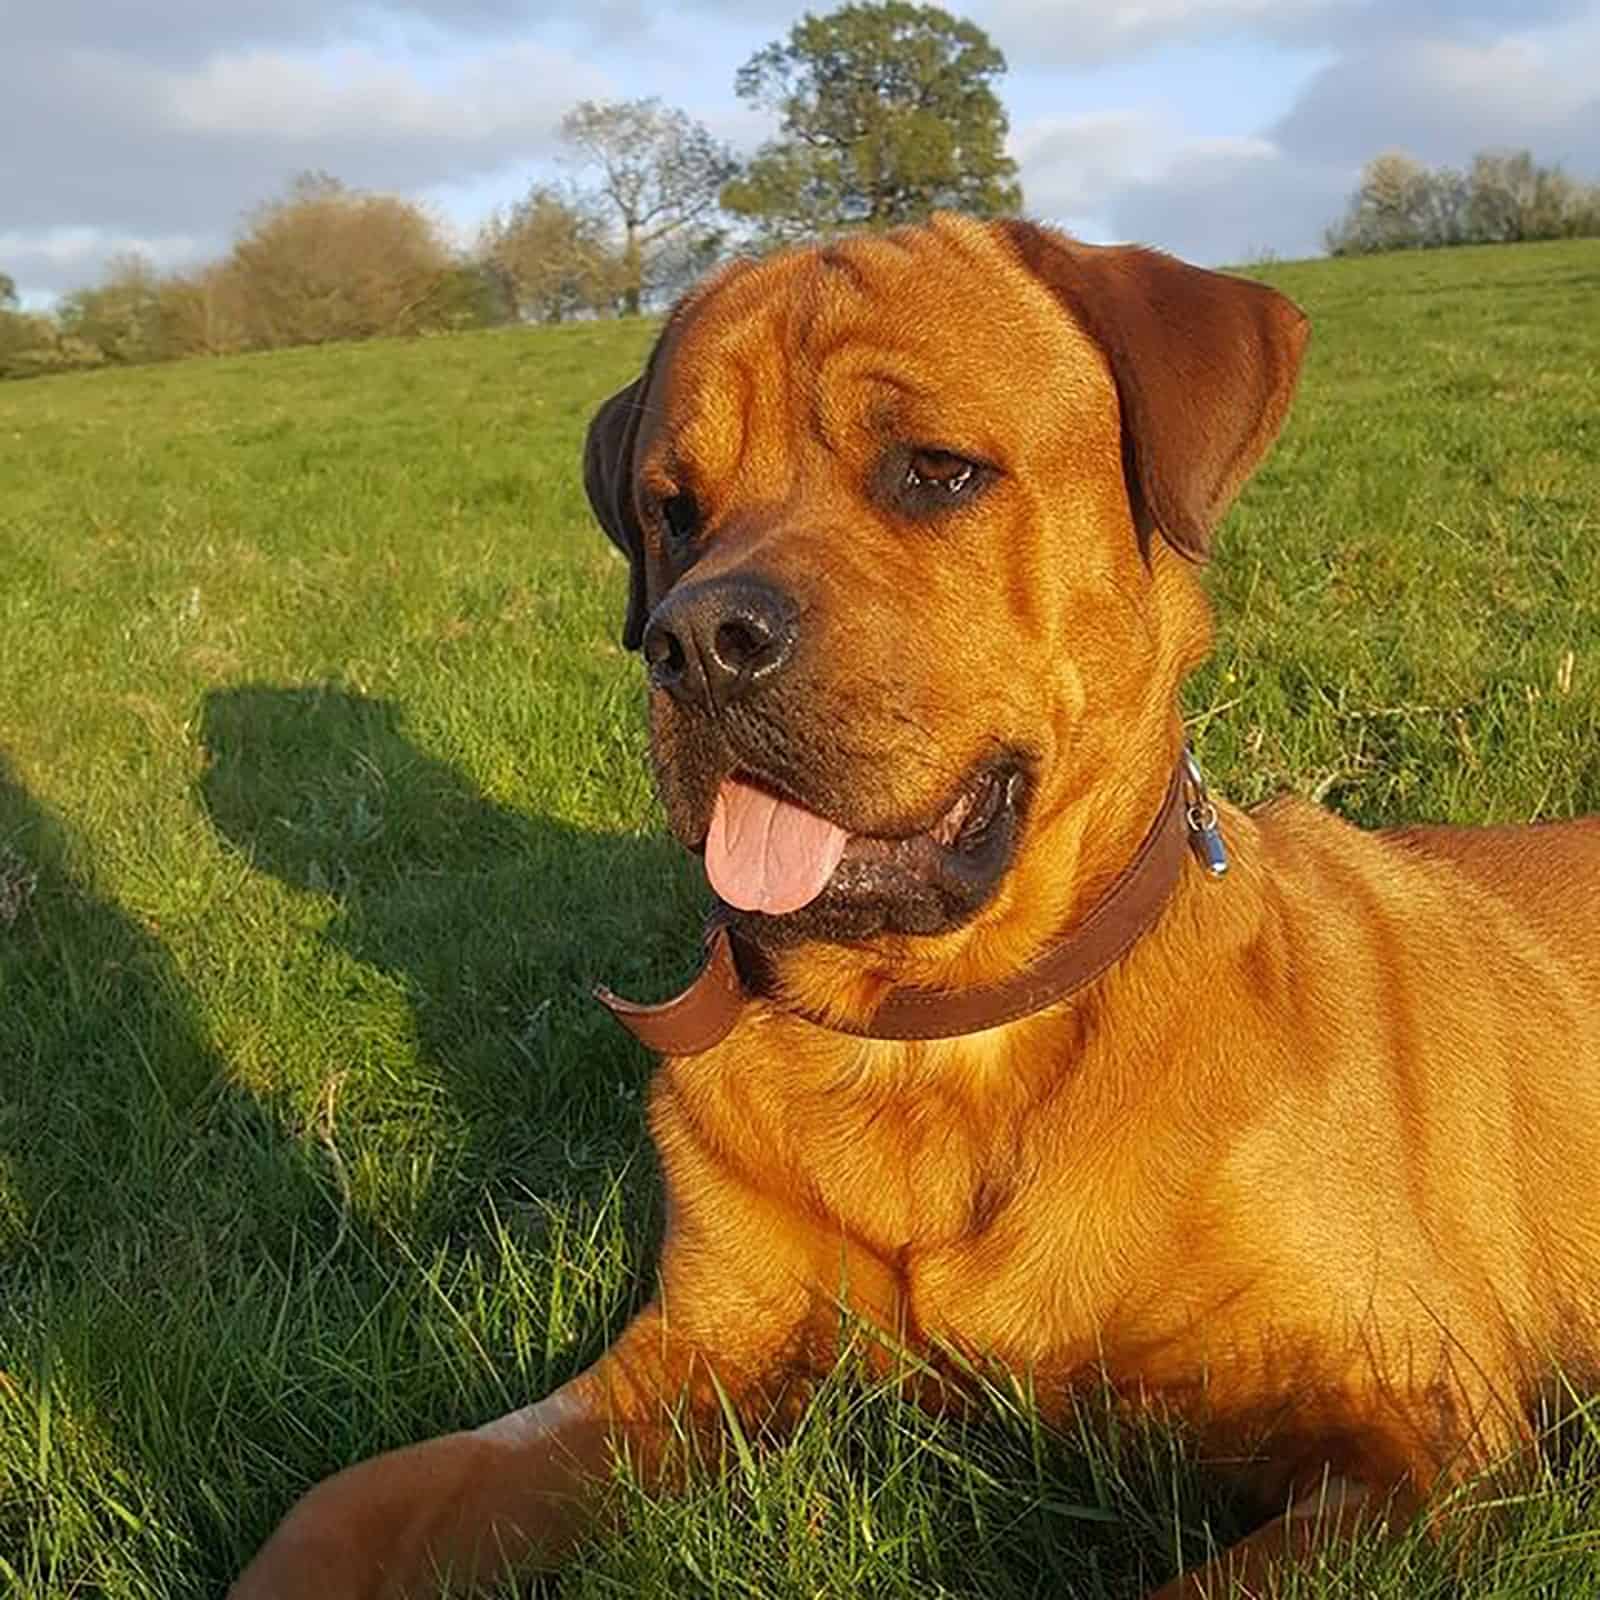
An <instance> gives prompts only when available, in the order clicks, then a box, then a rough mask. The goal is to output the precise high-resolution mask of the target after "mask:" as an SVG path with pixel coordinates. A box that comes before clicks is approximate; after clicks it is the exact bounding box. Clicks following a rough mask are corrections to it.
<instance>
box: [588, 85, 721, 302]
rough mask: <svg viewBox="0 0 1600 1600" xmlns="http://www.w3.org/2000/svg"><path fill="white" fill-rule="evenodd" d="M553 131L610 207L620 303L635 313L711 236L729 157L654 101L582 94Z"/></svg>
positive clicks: (700, 129)
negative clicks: (615, 227)
mask: <svg viewBox="0 0 1600 1600" xmlns="http://www.w3.org/2000/svg"><path fill="white" fill-rule="evenodd" d="M561 136H562V138H563V139H564V140H565V141H566V142H567V144H568V145H570V146H571V147H572V150H573V152H574V157H575V161H576V164H577V165H578V166H579V167H580V168H587V169H593V170H595V171H596V172H597V173H598V191H599V194H600V196H601V198H602V200H603V201H604V202H605V204H607V205H608V206H609V207H610V208H611V209H612V210H614V211H615V212H616V215H617V221H618V223H619V225H620V226H621V230H622V243H621V250H620V258H621V264H620V277H621V294H622V303H623V309H624V310H625V311H627V312H628V313H629V314H631V315H636V314H637V313H638V311H639V309H640V307H641V306H642V305H643V304H644V302H645V300H646V299H647V298H649V297H651V296H652V295H655V294H658V293H662V292H664V291H666V290H668V289H669V288H673V287H676V284H675V283H673V282H672V281H671V280H672V279H673V278H675V277H676V276H677V275H678V274H677V273H675V272H674V271H672V270H670V269H672V268H673V266H674V265H675V264H676V263H680V262H681V261H682V260H683V259H684V258H685V255H686V254H687V255H688V256H690V257H693V256H695V255H696V254H697V253H703V252H704V250H705V248H706V242H707V240H708V239H711V238H713V237H715V233H714V230H713V229H711V228H710V227H709V226H708V220H707V219H708V218H709V217H710V216H711V215H712V213H713V212H714V211H715V209H716V205H717V197H718V195H719V194H720V192H721V190H722V186H723V184H724V183H725V182H727V180H728V178H729V177H730V176H731V175H732V174H733V172H734V171H735V170H736V163H735V162H734V160H733V157H732V155H731V154H730V152H729V150H728V148H727V146H726V145H723V144H720V143H718V142H717V140H715V139H714V138H712V136H711V133H710V131H709V130H708V129H707V128H705V127H704V126H703V125H702V124H700V123H698V122H695V121H694V120H693V119H692V118H690V117H689V116H687V115H686V114H685V113H684V112H682V111H675V110H673V109H672V108H670V107H668V106H663V105H662V104H661V102H660V101H659V100H619V101H612V102H609V103H600V102H597V101H593V100H585V101H583V102H581V103H580V104H579V105H578V106H576V107H574V109H573V110H571V111H569V112H568V113H567V115H566V116H565V117H564V118H563V119H562V123H561Z"/></svg>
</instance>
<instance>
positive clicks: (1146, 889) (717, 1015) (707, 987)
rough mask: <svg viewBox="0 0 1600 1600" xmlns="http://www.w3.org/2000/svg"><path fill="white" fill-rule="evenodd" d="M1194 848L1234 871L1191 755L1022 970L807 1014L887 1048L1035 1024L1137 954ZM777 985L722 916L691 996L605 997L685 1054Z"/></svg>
mask: <svg viewBox="0 0 1600 1600" xmlns="http://www.w3.org/2000/svg"><path fill="white" fill-rule="evenodd" d="M1191 852H1192V853H1193V854H1194V855H1195V856H1196V857H1197V858H1198V860H1199V862H1200V864H1201V865H1202V867H1203V868H1204V870H1205V871H1207V872H1208V873H1209V874H1210V875H1211V876H1213V877H1220V876H1221V875H1222V874H1223V873H1224V872H1225V871H1226V870H1227V855H1226V852H1225V850H1224V848H1223V845H1222V840H1221V836H1220V834H1219V832H1218V830H1217V826H1216V812H1215V810H1214V808H1213V807H1212V805H1211V801H1210V798H1209V796H1208V795H1207V793H1206V788H1205V783H1204V780H1203V778H1202V777H1201V775H1200V769H1199V768H1198V766H1197V765H1196V764H1195V762H1194V758H1193V756H1192V755H1191V754H1190V753H1189V751H1188V749H1187V748H1185V750H1184V752H1183V755H1182V758H1181V759H1180V761H1179V762H1178V765H1177V766H1176V767H1175V768H1174V770H1173V773H1172V776H1171V779H1170V780H1169V782H1168V784H1167V788H1166V792H1165V795H1164V796H1163V798H1162V801H1161V806H1160V809H1159V810H1158V811H1157V813H1156V816H1155V819H1154V821H1153V822H1152V823H1151V824H1150V826H1149V828H1148V829H1147V830H1146V832H1145V834H1144V837H1143V839H1142V840H1141V841H1140V843H1139V846H1138V849H1137V850H1136V851H1135V853H1134V855H1133V857H1132V858H1131V859H1130V860H1129V862H1128V863H1127V865H1126V866H1125V867H1124V868H1123V869H1122V871H1121V872H1120V873H1119V875H1118V876H1117V878H1116V879H1115V880H1114V881H1113V883H1112V884H1111V885H1110V887H1109V888H1108V889H1107V890H1106V891H1105V892H1104V893H1103V894H1102V895H1100V896H1099V898H1098V899H1097V900H1096V901H1095V903H1094V904H1093V905H1092V906H1091V907H1089V908H1088V910H1087V912H1086V913H1085V914H1084V916H1083V917H1082V918H1081V919H1080V920H1079V921H1078V922H1077V923H1076V925H1075V926H1074V928H1073V930H1072V932H1071V933H1070V934H1069V935H1068V936H1067V937H1066V938H1064V939H1061V940H1059V941H1058V942H1057V943H1055V944H1054V945H1051V946H1050V947H1048V948H1047V949H1046V950H1045V951H1044V952H1043V953H1042V954H1041V955H1040V956H1038V957H1037V958H1036V959H1035V960H1034V961H1032V962H1030V963H1029V964H1028V965H1027V966H1025V967H1024V968H1022V970H1020V971H1018V972H1016V973H1013V974H1012V975H1011V976H1010V977H1008V978H1004V979H1001V980H999V981H997V982H993V983H988V984H983V985H978V986H974V987H970V988H965V989H953V990H947V989H919V988H910V987H899V988H892V989H890V990H889V991H888V992H887V993H886V994H885V995H884V996H883V997H882V998H881V999H880V1000H879V1002H878V1003H877V1005H876V1007H875V1008H874V1010H873V1011H872V1013H871V1015H870V1016H869V1017H867V1018H865V1019H864V1020H861V1021H855V1020H852V1019H844V1018H834V1017H828V1016H822V1015H817V1014H813V1013H810V1012H806V1011H798V1010H797V1011H796V1014H797V1015H799V1016H801V1017H802V1018H803V1020H805V1021H808V1022H810V1023H812V1024H814V1025H815V1026H817V1027H821V1028H827V1029H830V1030H832V1031H834V1032H837V1033H846V1034H854V1035H857V1036H859V1037H863V1038H869V1039H888V1040H913V1039H916V1040H926V1039H954V1038H961V1037H965V1036H966V1035H969V1034H974V1033H981V1032H984V1031H985V1030H987V1029H990V1028H998V1027H1002V1026H1004V1025H1005V1024H1006V1023H1009V1022H1015V1021H1017V1020H1019V1019H1020V1018H1022V1017H1026V1016H1031V1015H1032V1014H1033V1013H1035V1012H1037V1011H1042V1010H1043V1009H1044V1008H1045V1007H1047V1006H1051V1005H1055V1004H1057V1003H1059V1002H1060V1001H1062V1000H1065V999H1068V998H1070V997H1071V996H1072V995H1074V994H1076V993H1077V992H1078V991H1079V990H1081V989H1083V988H1085V987H1087V986H1088V985H1089V984H1091V983H1092V982H1094V980H1095V979H1096V978H1098V977H1100V976H1101V975H1102V974H1103V973H1105V972H1106V971H1107V970H1109V968H1111V967H1112V966H1113V965H1114V964H1115V963H1116V962H1117V961H1119V960H1120V959H1121V958H1122V957H1123V956H1124V955H1125V954H1127V952H1128V951H1129V950H1130V949H1132V947H1133V946H1134V945H1135V944H1136V943H1137V942H1138V941H1139V940H1140V939H1141V938H1142V937H1143V936H1144V934H1146V933H1147V932H1148V931H1149V930H1150V929H1151V928H1152V927H1153V926H1154V925H1155V923H1156V920H1157V918H1158V917H1159V916H1160V914H1161V911H1162V909H1163V908H1164V907H1165V905H1166V903H1167V901H1168V900H1169V899H1170V898H1171V895H1172V892H1173V890H1174V889H1175V888H1176V887H1177V884H1178V879H1179V877H1180V875H1181V873H1182V871H1183V865H1184V861H1185V858H1186V857H1187V856H1188V855H1189V854H1190V853H1191ZM767 987H768V986H767V984H766V982H765V980H764V976H763V972H762V963H761V961H760V957H759V952H756V951H753V950H751V949H749V948H748V947H744V946H742V945H741V943H740V941H739V940H738V938H737V935H736V934H735V932H734V931H733V929H732V928H731V927H730V925H729V923H728V922H727V920H726V919H723V918H714V919H713V921H712V924H711V927H710V931H709V933H708V936H707V947H706V960H705V964H704V965H703V966H702V968H701V970H700V973H699V975H698V976H697V977H696V978H695V980H694V981H693V982H692V983H691V984H690V985H689V987H688V988H687V989H685V990H684V991H683V992H682V993H681V994H679V995H677V996H675V997H674V998H672V999H670V1000H666V1001H662V1002H660V1003H659V1004H656V1005H639V1004H636V1003H635V1002H633V1001H630V1000H624V999H623V998H622V997H621V996H619V995H616V994H613V993H612V992H611V990H609V989H606V988H604V987H600V988H597V989H596V991H595V995H596V998H597V999H599V1000H600V1002H601V1003H602V1004H603V1005H605V1006H606V1007H607V1008H608V1009H609V1010H610V1011H611V1013H612V1015H614V1016H615V1017H616V1018H617V1020H618V1021H619V1022H621V1023H622V1025H623V1026H624V1027H625V1028H627V1029H628V1031H629V1032H630V1033H632V1034H633V1035H634V1037H635V1038H636V1039H638V1040H639V1041H640V1043H642V1044H643V1045H645V1046H646V1048H648V1049H651V1050H654V1051H656V1052H657V1053H658V1054H661V1055H666V1056H678V1057H682V1056H694V1055H700V1054H702V1053H704V1052H705V1051H707V1050H710V1049H713V1048H714V1047H715V1046H716V1045H718V1044H720V1043H721V1042H722V1040H723V1039H725V1038H726V1037H727V1036H728V1035H729V1034H730V1033H731V1032H732V1031H733V1029H734V1028H735V1027H736V1026H737V1024H738V1022H739V1020H740V1018H741V1017H742V1016H743V1015H744V1014H745V1011H746V1010H747V1009H748V1007H749V1006H750V1004H751V1003H752V1001H753V1000H755V999H756V998H758V997H762V996H764V994H765V991H766V989H767ZM788 1009H794V1008H788Z"/></svg>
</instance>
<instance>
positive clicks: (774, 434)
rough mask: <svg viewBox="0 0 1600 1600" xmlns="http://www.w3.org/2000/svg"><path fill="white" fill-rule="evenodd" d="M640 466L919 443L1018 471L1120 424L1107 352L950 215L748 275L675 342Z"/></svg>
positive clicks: (995, 243)
mask: <svg viewBox="0 0 1600 1600" xmlns="http://www.w3.org/2000/svg"><path fill="white" fill-rule="evenodd" d="M662 357H663V359H662V360H661V361H660V362H659V364H658V374H657V379H656V382H655V384H654V385H653V386H652V388H653V392H652V395H651V397H650V401H651V403H650V407H649V409H650V413H651V416H650V421H649V423H648V425H647V427H646V428H645V430H644V431H643V433H642V435H641V440H640V445H641V452H640V460H641V461H646V462H648V463H649V464H650V465H651V466H652V467H655V468H658V469H660V470H663V471H667V472H672V471H674V470H675V469H679V468H683V469H688V468H692V469H693V470H694V472H695V473H696V474H703V475H705V476H708V477H711V478H713V479H714V478H717V477H720V476H724V475H731V474H733V473H734V472H735V471H737V470H740V469H742V468H746V467H748V466H749V465H750V461H749V458H750V456H751V453H752V452H753V451H754V452H756V453H757V454H758V455H759V454H760V453H761V452H762V451H763V450H765V451H767V452H769V453H773V454H779V453H781V454H783V455H785V456H788V455H792V453H793V452H794V450H795V448H796V447H797V446H804V445H810V446H814V447H816V448H818V449H821V450H824V451H827V452H828V453H830V454H833V455H840V456H849V455H852V454H854V453H856V452H857V451H859V450H863V449H868V450H869V449H870V448H871V446H872V444H873V443H874V442H881V441H883V440H891V439H892V440H901V441H908V440H909V441H915V442H917V443H919V444H926V445H932V446H939V447H942V448H945V449H950V450H955V451H959V452H962V453H965V454H970V455H973V456H976V457H981V458H983V459H987V460H991V461H995V462H1002V461H1006V460H1008V459H1011V458H1012V457H1013V456H1015V455H1017V454H1019V453H1023V452H1026V450H1027V449H1028V448H1029V444H1030V442H1031V441H1032V440H1033V439H1034V438H1035V437H1036V436H1037V435H1038V434H1039V433H1040V432H1041V431H1044V430H1046V429H1049V428H1059V427H1061V426H1062V425H1063V423H1064V422H1065V423H1067V424H1070V423H1071V422H1072V421H1073V419H1074V417H1075V416H1076V418H1077V420H1078V423H1079V425H1081V426H1093V427H1095V428H1096V429H1097V430H1098V429H1099V428H1102V427H1104V426H1105V425H1106V424H1107V421H1108V419H1109V421H1110V422H1111V423H1112V425H1114V422H1115V404H1116V401H1115V390H1114V387H1113V385H1112V382H1111V377H1110V373H1109V370H1108V368H1107V366H1106V362H1105V359H1104V357H1103V356H1102V355H1101V353H1100V351H1099V349H1098V347H1097V346H1096V345H1095V344H1094V342H1093V340H1091V339H1090V338H1089V336H1088V335H1087V334H1086V333H1084V332H1083V330H1082V329H1081V328H1079V327H1078V326H1077V325H1076V324H1075V323H1074V322H1073V321H1072V319H1071V318H1070V316H1068V315H1067V313H1066V312H1065V311H1064V310H1063V309H1062V307H1061V305H1060V303H1059V302H1058V301H1057V300H1056V299H1055V298H1054V297H1053V296H1052V295H1051V294H1050V293H1049V291H1048V290H1047V289H1045V288H1044V286H1043V285H1042V284H1040V283H1039V281H1038V280H1037V279H1036V278H1035V277H1034V276H1033V274H1031V273H1030V272H1029V271H1028V270H1027V269H1026V268H1025V267H1024V266H1023V265H1022V264H1021V263H1020V262H1019V261H1018V259H1017V258H1016V256H1015V255H1014V254H1013V252H1012V250H1011V249H1010V247H1009V245H1008V244H1007V242H1006V241H1005V239H1004V238H1003V237H1002V236H999V235H997V234H996V233H995V232H993V231H992V230H990V229H988V228H986V227H984V226H982V225H980V224H976V223H972V222H969V221H965V220H963V219H956V218H947V219H940V221H939V222H937V223H935V224H934V225H933V226H931V227H928V228H921V229H917V230H915V231H908V232H906V233H903V234H902V233H891V234H886V235H879V236H870V237H855V238H851V239H848V240H844V241H841V242H839V243H836V244H832V245H829V246H825V247H820V248H817V249H813V250H808V251H804V252H798V253H795V254H791V255H784V256H779V257H776V258H773V259H770V260H767V261H764V262H758V263H755V264H742V265H739V266H736V267H734V268H732V269H729V270H728V271H727V272H725V273H724V274H723V275H722V276H721V277H720V278H718V279H715V280H713V281H712V283H711V284H710V285H709V286H708V287H707V288H706V289H704V290H703V291H702V292H701V293H700V294H699V295H697V296H696V297H695V298H694V299H693V300H691V301H690V302H689V303H688V304H687V305H685V306H684V307H683V308H682V309H681V310H680V312H679V313H678V315H677V317H676V318H675V319H674V324H673V326H672V327H670V328H669V329H668V331H667V334H666V336H665V339H664V343H663V350H662Z"/></svg>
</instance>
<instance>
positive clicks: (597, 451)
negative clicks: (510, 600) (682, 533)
mask: <svg viewBox="0 0 1600 1600" xmlns="http://www.w3.org/2000/svg"><path fill="white" fill-rule="evenodd" d="M654 367H655V357H654V356H652V357H651V359H650V361H649V363H648V364H647V365H646V367H645V369H644V371H643V372H642V373H641V374H640V375H639V376H638V377H637V378H635V379H634V380H633V382H632V383H630V384H629V385H628V387H627V388H626V389H621V390H618V392H617V393H616V394H614V395H612V397H611V398H610V399H609V400H607V401H606V402H605V404H604V405H602V406H601V407H600V409H599V410H598V411H597V412H596V413H595V415H594V420H593V421H592V422H591V423H590V424H589V436H588V438H587V439H586V440H585V442H584V447H583V487H584V491H585V493H587V494H588V496H589V504H590V506H591V507H592V508H593V510H594V514H595V518H596V520H597V521H598V522H599V524H600V526H601V527H602V528H604V529H605V531H606V536H607V537H608V538H609V539H610V540H611V542H612V543H613V544H614V545H616V547H617V548H618V549H619V550H620V551H621V552H622V553H623V554H624V555H625V556H626V557H627V558H628V614H627V617H626V618H625V620H624V621H623V624H622V644H623V648H624V649H627V650H637V649H638V648H639V643H640V641H641V640H642V639H643V637H644V623H645V615H646V612H647V609H648V608H647V604H646V600H645V570H644V529H643V528H641V527H640V526H639V513H638V509H637V507H636V506H635V504H634V498H633V448H634V445H635V443H636V442H637V441H638V438H639V422H640V419H641V418H642V417H643V415H644V400H645V393H646V391H647V390H648V389H649V387H650V378H651V375H652V371H653V369H654Z"/></svg>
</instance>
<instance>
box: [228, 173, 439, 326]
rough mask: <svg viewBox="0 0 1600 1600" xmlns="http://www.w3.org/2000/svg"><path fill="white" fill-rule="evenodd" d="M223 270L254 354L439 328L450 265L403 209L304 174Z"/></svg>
mask: <svg viewBox="0 0 1600 1600" xmlns="http://www.w3.org/2000/svg"><path fill="white" fill-rule="evenodd" d="M228 268H229V271H230V273H231V275H232V278H233V284H234V288H235V289H236V291H237V295H238V305H237V309H238V315H239V319H240V322H241V324H242V331H243V338H244V343H245V344H246V345H247V346H249V347H252V348H258V349H260V348H272V347H275V346H279V345H294V344H321V343H324V342H325V341H327V340H330V339H366V338H371V337H373V336H374V335H378V334H409V333H421V332H423V331H425V330H428V329H433V328H440V327H445V326H448V325H449V317H448V315H447V313H446V310H445V308H444V305H443V301H444V300H445V299H446V298H447V296H448V293H449V291H450V289H451V288H452V286H453V284H454V282H455V275H456V268H457V263H456V261H455V258H454V256H453V254H452V252H451V250H450V247H449V246H448V245H447V244H446V243H445V242H444V240H443V238H442V237H441V235H440V231H439V228H438V226H437V225H436V224H435V223H434V221H433V219H432V218H431V217H429V216H428V215H427V213H426V212H424V211H422V210H421V209H420V208H419V207H417V206H414V205H412V204H411V203H410V202H409V201H406V200H402V199H400V198H398V197H397V196H395V195H384V194H366V193H363V192H361V191H360V190H356V189H347V188H346V187H345V186H344V185H343V184H342V183H340V182H339V181H338V179H336V178H330V177H329V176H328V175H327V174H326V173H305V174H302V175H301V176H300V177H299V178H297V179H296V180H295V181H294V182H293V183H292V184H291V185H290V188H289V193H288V195H287V196H286V197H285V198H284V199H282V200H277V201H273V202H271V203H270V204H268V205H265V206H263V207H262V208H261V209H260V210H259V211H257V212H256V213H255V215H254V216H253V217H252V218H251V219H250V223H249V226H248V227H247V229H246V231H245V233H244V234H243V236H242V237H241V238H240V239H239V240H238V241H237V243H236V244H235V245H234V247H233V252H232V254H231V255H230V256H229V258H228Z"/></svg>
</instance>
